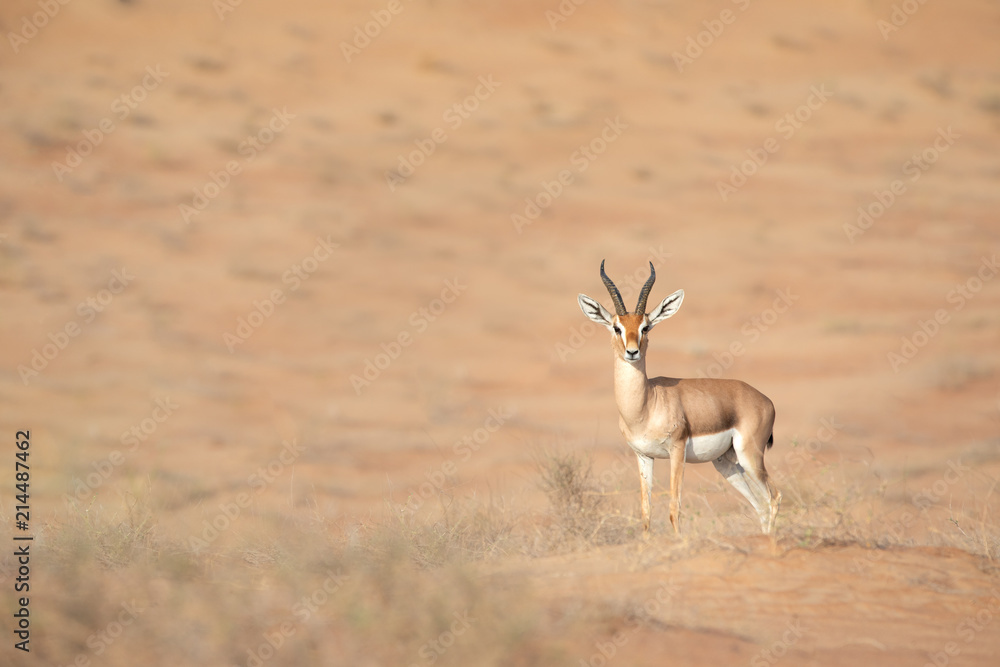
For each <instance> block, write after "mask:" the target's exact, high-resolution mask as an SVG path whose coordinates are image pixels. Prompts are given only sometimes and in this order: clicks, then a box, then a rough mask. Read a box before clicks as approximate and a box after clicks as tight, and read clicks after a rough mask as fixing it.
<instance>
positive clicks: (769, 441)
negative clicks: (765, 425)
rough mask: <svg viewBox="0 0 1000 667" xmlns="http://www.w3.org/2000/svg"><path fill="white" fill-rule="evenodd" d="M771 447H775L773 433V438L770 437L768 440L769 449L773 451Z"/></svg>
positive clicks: (772, 435)
mask: <svg viewBox="0 0 1000 667" xmlns="http://www.w3.org/2000/svg"><path fill="white" fill-rule="evenodd" d="M771 447H774V434H773V433H772V434H771V436H770V437H769V438H768V439H767V448H768V449H771Z"/></svg>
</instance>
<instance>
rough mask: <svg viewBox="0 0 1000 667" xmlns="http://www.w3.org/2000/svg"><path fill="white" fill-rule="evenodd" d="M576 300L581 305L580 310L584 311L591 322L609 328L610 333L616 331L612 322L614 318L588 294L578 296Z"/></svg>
mask: <svg viewBox="0 0 1000 667" xmlns="http://www.w3.org/2000/svg"><path fill="white" fill-rule="evenodd" d="M576 300H577V303H579V304H580V310H582V311H583V314H584V315H586V316H587V317H588V318H589V319H590V320H591V321H593V322H597V323H598V324H601V325H603V326H605V327H607V329H608V330H609V331H614V324H613V322H612V320H613V319H614V317H613V316H612V315H611V313H609V312H608V310H607V309H606V308H605V307H604V306H602V305H601V304H600V303H599V302H597V301H595V300H594V299H591V298H590V297H589V296H587V295H586V294H578V295H577V297H576Z"/></svg>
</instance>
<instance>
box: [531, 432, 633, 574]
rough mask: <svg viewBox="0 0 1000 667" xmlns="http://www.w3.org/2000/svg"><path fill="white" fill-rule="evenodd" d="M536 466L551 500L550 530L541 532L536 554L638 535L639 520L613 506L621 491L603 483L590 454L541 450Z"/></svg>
mask: <svg viewBox="0 0 1000 667" xmlns="http://www.w3.org/2000/svg"><path fill="white" fill-rule="evenodd" d="M535 466H536V468H537V470H538V475H539V482H538V484H539V487H540V488H541V489H542V491H543V492H544V493H545V495H546V497H547V498H548V501H549V524H548V530H547V531H544V532H541V531H540V532H539V534H538V539H536V540H535V545H534V547H535V548H534V552H535V553H536V554H538V553H539V552H542V553H544V552H547V551H557V552H558V551H562V550H566V549H580V548H585V547H587V546H598V545H607V544H621V543H622V542H625V541H627V540H629V539H634V538H635V537H636V534H637V533H636V527H637V525H638V522H637V521H636V519H635V518H634V517H632V516H630V515H625V514H623V513H622V512H621V511H620V510H619V509H618V508H615V507H612V503H611V500H610V499H611V498H613V497H615V496H617V495H618V493H617V492H609V491H607V490H606V489H604V488H603V487H602V486H601V484H600V483H599V482H598V481H597V479H596V478H595V476H594V473H593V464H592V462H591V460H590V458H589V457H585V456H583V455H581V454H578V453H576V452H556V451H551V450H541V451H539V452H537V453H536V454H535Z"/></svg>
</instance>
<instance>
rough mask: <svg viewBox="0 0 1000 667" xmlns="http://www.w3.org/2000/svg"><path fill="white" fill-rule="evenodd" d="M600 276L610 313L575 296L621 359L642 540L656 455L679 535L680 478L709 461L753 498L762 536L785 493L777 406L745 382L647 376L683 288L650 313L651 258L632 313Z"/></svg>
mask: <svg viewBox="0 0 1000 667" xmlns="http://www.w3.org/2000/svg"><path fill="white" fill-rule="evenodd" d="M601 279H602V280H603V281H604V285H605V287H607V288H608V293H609V294H610V295H611V301H612V302H613V303H614V305H615V314H614V315H612V314H611V313H609V312H608V311H607V310H605V308H604V306H602V305H601V304H600V303H598V302H597V301H595V300H594V299H591V298H590V297H589V296H586V295H585V294H581V295H579V297H578V298H577V300H578V301H579V303H580V309H581V310H583V314H584V315H586V316H587V317H589V318H590V319H591V320H593V321H594V322H596V323H597V324H602V325H604V326H605V327H607V328H608V331H610V332H611V348H612V350H613V352H614V359H615V376H614V377H615V402H616V403H617V404H618V413H619V415H620V419H619V426H620V427H621V430H622V435H624V436H625V440H626V441H627V442H628V444H629V446H630V447H631V448H632V449H633V450H634V451H635V455H636V458H637V459H638V460H639V485H640V487H641V490H642V529H643V537H647V536H648V535H649V516H650V503H651V498H650V494H651V491H652V488H653V459H665V458H668V459H670V523H671V525H673V527H674V532H675V533H680V522H679V519H680V501H681V480H682V478H683V475H684V463H685V462H686V461H690V462H692V463H706V462H708V461H711V462H712V463H713V464H714V465H715V469H716V470H718V471H719V472H720V473H721V474H722V476H723V477H725V478H726V480H727V481H728V482H729V483H730V484H732V486H733V488H735V489H736V490H737V491H739V492H740V494H742V495H743V497H744V498H746V499H747V500H748V501H750V504H751V505H753V508H754V509H755V510H757V515H758V516H759V517H760V526H761V529H762V530H763V531H764V534H770V533H773V531H774V522H775V518H776V517H777V516H778V506H779V505H780V503H781V493H780V492H778V491H776V490H775V488H774V487H773V486H772V485H771V483H770V482H769V481H768V478H767V470H765V468H764V451H765V450H766V449H768V448H769V447H771V446H772V445H773V444H774V435H773V433H772V430H771V429H772V427H773V426H774V404H773V403H771V400H770V399H769V398H768V397H767V396H765V395H764V394H762V393H760V392H759V391H757V390H756V389H754V388H753V387H751V386H750V385H748V384H746V383H745V382H741V381H739V380H713V379H709V378H704V379H683V380H682V379H677V378H667V377H657V378H653V379H652V380H650V379H649V378H647V377H646V347H647V345H648V343H649V338H648V333H649V330H650V329H652V328H653V327H654V326H656V325H657V324H659V323H660V322H662V321H663V320H665V319H667V318H668V317H671V316H672V315H673V314H674V313H676V312H677V310H678V309H679V308H680V307H681V302H682V301H683V300H684V290H677V291H676V292H674V293H673V294H671V295H670V296H668V297H667V298H666V299H664V300H663V301H661V302H660V305H658V306H656V308H653V310H651V311H650V312H649V313H648V314H647V313H646V300H647V299H648V298H649V291H650V290H651V289H652V288H653V282H654V281H655V280H656V270H655V269H654V268H653V263H652V262H650V263H649V280H647V281H646V284H645V285H643V287H642V291H641V292H640V293H639V302H638V304H637V305H636V307H635V312H634V313H631V314H629V312H628V311H627V310H626V309H625V304H624V303H623V302H622V295H621V293H620V292H619V291H618V288H617V287H615V284H614V283H613V282H611V279H610V278H608V275H607V274H606V273H605V272H604V262H603V261H602V262H601Z"/></svg>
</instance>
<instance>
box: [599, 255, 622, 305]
mask: <svg viewBox="0 0 1000 667" xmlns="http://www.w3.org/2000/svg"><path fill="white" fill-rule="evenodd" d="M601 280H603V281H604V286H605V287H607V288H608V294H610V295H611V301H613V302H614V304H615V313H616V314H617V315H628V311H627V310H626V309H625V302H624V301H622V293H621V292H619V291H618V288H617V287H615V284H614V283H613V282H611V278H608V274H606V273H605V272H604V260H603V259H602V260H601Z"/></svg>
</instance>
